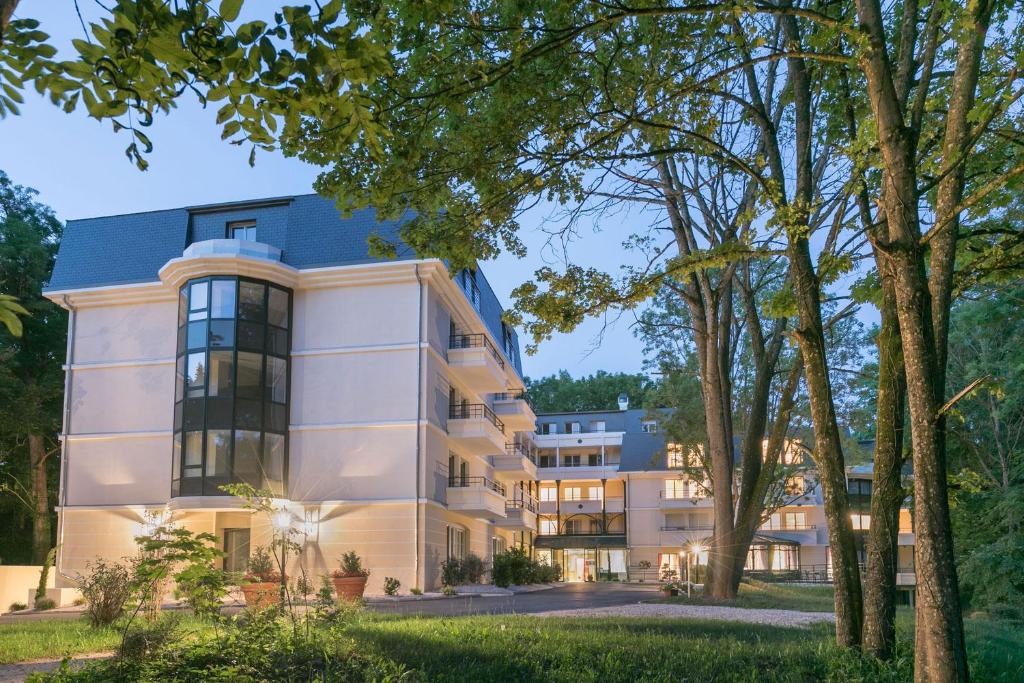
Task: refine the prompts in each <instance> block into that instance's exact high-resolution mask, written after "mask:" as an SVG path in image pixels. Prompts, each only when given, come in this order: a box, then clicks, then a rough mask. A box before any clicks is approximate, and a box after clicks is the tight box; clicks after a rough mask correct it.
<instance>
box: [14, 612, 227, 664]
mask: <svg viewBox="0 0 1024 683" xmlns="http://www.w3.org/2000/svg"><path fill="white" fill-rule="evenodd" d="M180 621H181V627H182V630H183V632H188V633H200V634H201V633H204V632H206V631H209V630H210V629H211V628H212V626H211V625H210V624H209V623H207V622H204V621H200V620H197V619H195V618H194V617H181V618H180ZM120 625H121V624H120V623H119V624H117V625H115V626H107V627H103V628H93V627H91V626H89V622H87V621H86V620H85V619H84V618H83V619H32V620H29V619H26V620H25V621H22V622H19V623H16V624H0V664H12V663H14V662H25V661H31V660H33V659H60V658H62V657H66V656H68V655H76V654H83V653H87V652H103V651H105V650H114V649H115V648H116V647H117V646H118V644H119V643H120V642H121V631H120V630H119V629H118V628H117V626H120Z"/></svg>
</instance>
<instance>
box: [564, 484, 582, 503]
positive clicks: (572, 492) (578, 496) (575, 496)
mask: <svg viewBox="0 0 1024 683" xmlns="http://www.w3.org/2000/svg"><path fill="white" fill-rule="evenodd" d="M582 499H583V489H582V488H581V487H579V486H566V487H565V488H564V489H562V500H582Z"/></svg>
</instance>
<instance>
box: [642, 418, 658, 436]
mask: <svg viewBox="0 0 1024 683" xmlns="http://www.w3.org/2000/svg"><path fill="white" fill-rule="evenodd" d="M640 430H641V431H642V432H644V433H645V434H657V433H658V422H657V421H656V420H643V421H642V422H641V423H640Z"/></svg>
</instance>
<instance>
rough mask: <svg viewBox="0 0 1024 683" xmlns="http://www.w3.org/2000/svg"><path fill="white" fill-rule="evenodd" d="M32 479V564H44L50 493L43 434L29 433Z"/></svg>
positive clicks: (48, 533) (48, 525) (48, 549)
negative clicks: (47, 481)
mask: <svg viewBox="0 0 1024 683" xmlns="http://www.w3.org/2000/svg"><path fill="white" fill-rule="evenodd" d="M28 454H29V469H30V477H31V479H32V506H33V508H32V564H39V565H41V564H43V562H45V561H46V553H48V552H49V551H50V494H49V491H48V490H47V487H46V446H45V444H44V442H43V437H42V435H41V434H29V437H28Z"/></svg>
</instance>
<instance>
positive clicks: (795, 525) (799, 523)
mask: <svg viewBox="0 0 1024 683" xmlns="http://www.w3.org/2000/svg"><path fill="white" fill-rule="evenodd" d="M786 528H787V529H806V528H807V515H806V513H803V512H787V513H786Z"/></svg>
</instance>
